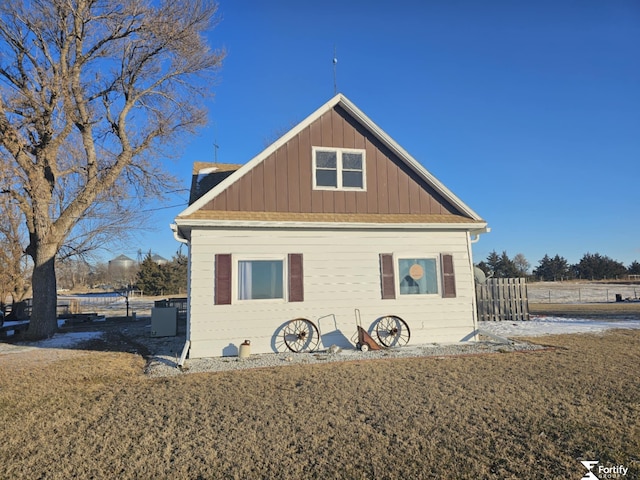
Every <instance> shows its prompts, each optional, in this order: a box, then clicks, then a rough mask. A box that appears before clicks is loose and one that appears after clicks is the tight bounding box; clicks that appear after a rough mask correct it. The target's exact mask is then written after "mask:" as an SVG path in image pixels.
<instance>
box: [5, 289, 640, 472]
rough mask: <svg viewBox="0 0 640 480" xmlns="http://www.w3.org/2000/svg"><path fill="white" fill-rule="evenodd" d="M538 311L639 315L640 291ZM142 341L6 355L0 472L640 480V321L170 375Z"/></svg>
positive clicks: (120, 334) (114, 336)
mask: <svg viewBox="0 0 640 480" xmlns="http://www.w3.org/2000/svg"><path fill="white" fill-rule="evenodd" d="M565 287H566V285H562V288H565ZM542 288H543V289H546V288H549V285H543V286H542ZM580 288H581V289H584V288H586V287H580ZM598 289H599V290H600V288H599V287H598ZM541 291H542V293H541V294H539V296H540V298H542V299H544V298H545V297H548V295H547V294H546V293H545V292H544V290H541ZM587 292H588V289H587V290H583V291H581V292H580V295H581V296H583V297H585V296H586V297H587V298H591V297H589V295H593V296H594V297H595V295H596V294H594V293H587ZM530 296H531V295H530ZM534 296H535V294H534ZM144 302H146V303H143V302H141V303H139V304H138V305H137V308H138V311H140V312H142V311H143V307H145V308H146V306H147V304H149V305H152V302H151V303H150V302H149V300H148V299H147V300H144ZM536 309H537V313H539V314H540V315H555V316H570V317H572V318H574V317H575V318H597V319H599V320H604V321H605V322H606V321H608V320H609V319H623V320H627V319H634V320H637V319H640V303H637V302H623V303H615V302H612V303H594V302H589V303H583V304H578V303H575V302H572V301H571V302H565V303H558V304H549V303H545V302H544V301H541V302H539V303H534V304H532V308H531V310H532V312H533V313H536ZM114 311H115V310H114ZM524 323H527V324H528V323H529V322H524ZM99 328H107V326H104V327H99ZM117 328H121V327H117ZM129 328H130V329H131V330H133V328H132V327H129ZM127 335H130V332H129V333H128V332H127V330H126V329H121V330H115V331H112V333H111V334H109V335H103V336H102V337H93V339H92V340H87V341H86V342H85V343H80V344H77V345H75V346H67V347H66V348H44V347H41V348H33V347H26V348H23V347H20V346H19V345H15V346H9V345H7V347H11V348H7V349H5V350H2V349H0V425H1V426H2V428H1V429H0V432H2V435H0V479H5V478H6V479H14V478H16V479H22V478H27V479H32V478H46V479H68V478H95V479H102V478H124V479H161V478H179V479H271V478H274V479H305V478H323V479H324V478H344V479H431V478H452V479H471V478H473V479H476V478H482V479H529V478H530V479H538V478H562V479H572V478H575V479H580V478H582V477H583V476H585V475H586V473H587V470H586V468H585V467H584V466H583V465H582V464H581V463H580V462H581V461H598V462H599V463H598V466H597V467H594V473H596V475H597V474H598V470H597V468H599V467H601V468H614V467H616V468H617V467H620V466H622V467H624V468H625V469H628V470H626V475H625V476H622V475H620V476H618V477H615V476H614V477H611V476H610V477H606V478H624V479H625V480H626V479H632V478H640V376H638V372H639V371H640V330H639V329H634V330H631V329H619V330H607V331H605V332H602V333H578V334H570V335H569V334H564V335H553V336H551V335H547V336H536V337H531V338H527V339H526V340H527V341H529V342H531V343H536V344H540V345H544V346H545V347H546V348H545V349H542V350H537V351H527V352H524V351H523V352H508V351H507V350H506V349H505V350H504V351H502V350H501V351H499V353H487V354H480V355H459V356H429V357H413V358H395V359H390V358H387V359H377V360H366V359H356V360H352V361H347V362H336V363H326V364H323V363H320V364H307V365H304V364H302V365H301V364H288V365H285V366H279V367H269V368H260V369H247V370H237V371H226V372H220V371H219V372H205V373H188V374H180V375H174V376H168V377H160V378H158V377H151V376H149V375H147V374H145V370H146V367H147V362H148V361H149V353H150V352H149V351H148V350H145V348H143V346H141V345H140V344H137V343H136V342H135V341H134V340H135V339H133V337H132V338H129V337H127ZM87 338H89V337H87ZM138 339H139V337H138ZM178 340H179V339H178ZM177 344H180V342H179V341H178V342H177ZM4 352H8V353H4ZM301 355H303V354H301ZM598 478H605V477H604V475H603V474H601V475H600V476H599V477H598Z"/></svg>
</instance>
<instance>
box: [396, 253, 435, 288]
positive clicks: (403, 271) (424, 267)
mask: <svg viewBox="0 0 640 480" xmlns="http://www.w3.org/2000/svg"><path fill="white" fill-rule="evenodd" d="M398 272H399V274H400V294H401V295H425V294H430V293H438V275H437V271H436V260H435V259H434V258H411V259H409V258H401V259H400V260H398Z"/></svg>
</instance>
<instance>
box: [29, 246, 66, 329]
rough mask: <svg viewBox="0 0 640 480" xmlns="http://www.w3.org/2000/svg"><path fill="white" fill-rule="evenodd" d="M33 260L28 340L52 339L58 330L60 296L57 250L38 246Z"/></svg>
mask: <svg viewBox="0 0 640 480" xmlns="http://www.w3.org/2000/svg"><path fill="white" fill-rule="evenodd" d="M32 258H33V264H34V265H33V276H32V280H31V286H32V289H33V304H32V310H31V321H30V322H29V329H28V330H27V331H26V332H25V338H26V339H27V340H41V339H43V338H49V337H51V336H52V335H53V334H54V333H56V331H57V330H58V318H57V307H58V294H57V289H56V270H55V258H56V253H55V248H47V247H41V246H38V247H36V248H35V252H34V255H32Z"/></svg>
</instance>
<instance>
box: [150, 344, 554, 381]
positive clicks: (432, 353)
mask: <svg viewBox="0 0 640 480" xmlns="http://www.w3.org/2000/svg"><path fill="white" fill-rule="evenodd" d="M544 348H546V347H544V346H542V345H535V344H531V343H525V342H515V341H511V342H509V343H498V342H487V341H480V342H474V343H456V344H446V345H445V344H425V345H408V346H404V347H398V348H388V349H384V350H377V351H373V350H372V351H369V352H360V351H358V350H355V349H348V350H347V349H345V350H342V349H339V348H337V347H335V346H333V347H329V349H327V350H325V351H319V352H313V353H264V354H256V355H251V356H250V357H248V358H242V359H241V358H238V357H214V358H195V359H187V360H186V362H185V364H184V367H183V368H179V367H178V365H177V362H178V358H177V357H175V356H167V355H154V356H152V357H150V359H149V362H148V365H147V369H146V372H145V373H146V374H147V375H148V376H150V377H166V376H173V375H184V374H188V373H200V372H223V371H230V370H247V369H251V368H271V367H285V366H288V365H312V364H321V363H333V362H345V361H358V360H375V359H389V358H415V357H439V358H446V357H450V356H457V355H478V354H483V353H509V352H518V351H533V350H541V349H544Z"/></svg>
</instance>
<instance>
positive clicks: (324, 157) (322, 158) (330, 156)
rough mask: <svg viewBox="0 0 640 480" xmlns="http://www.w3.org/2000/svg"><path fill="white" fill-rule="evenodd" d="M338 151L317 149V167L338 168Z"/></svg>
mask: <svg viewBox="0 0 640 480" xmlns="http://www.w3.org/2000/svg"><path fill="white" fill-rule="evenodd" d="M336 158H337V154H336V152H322V151H316V168H336V165H337V160H336Z"/></svg>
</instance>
